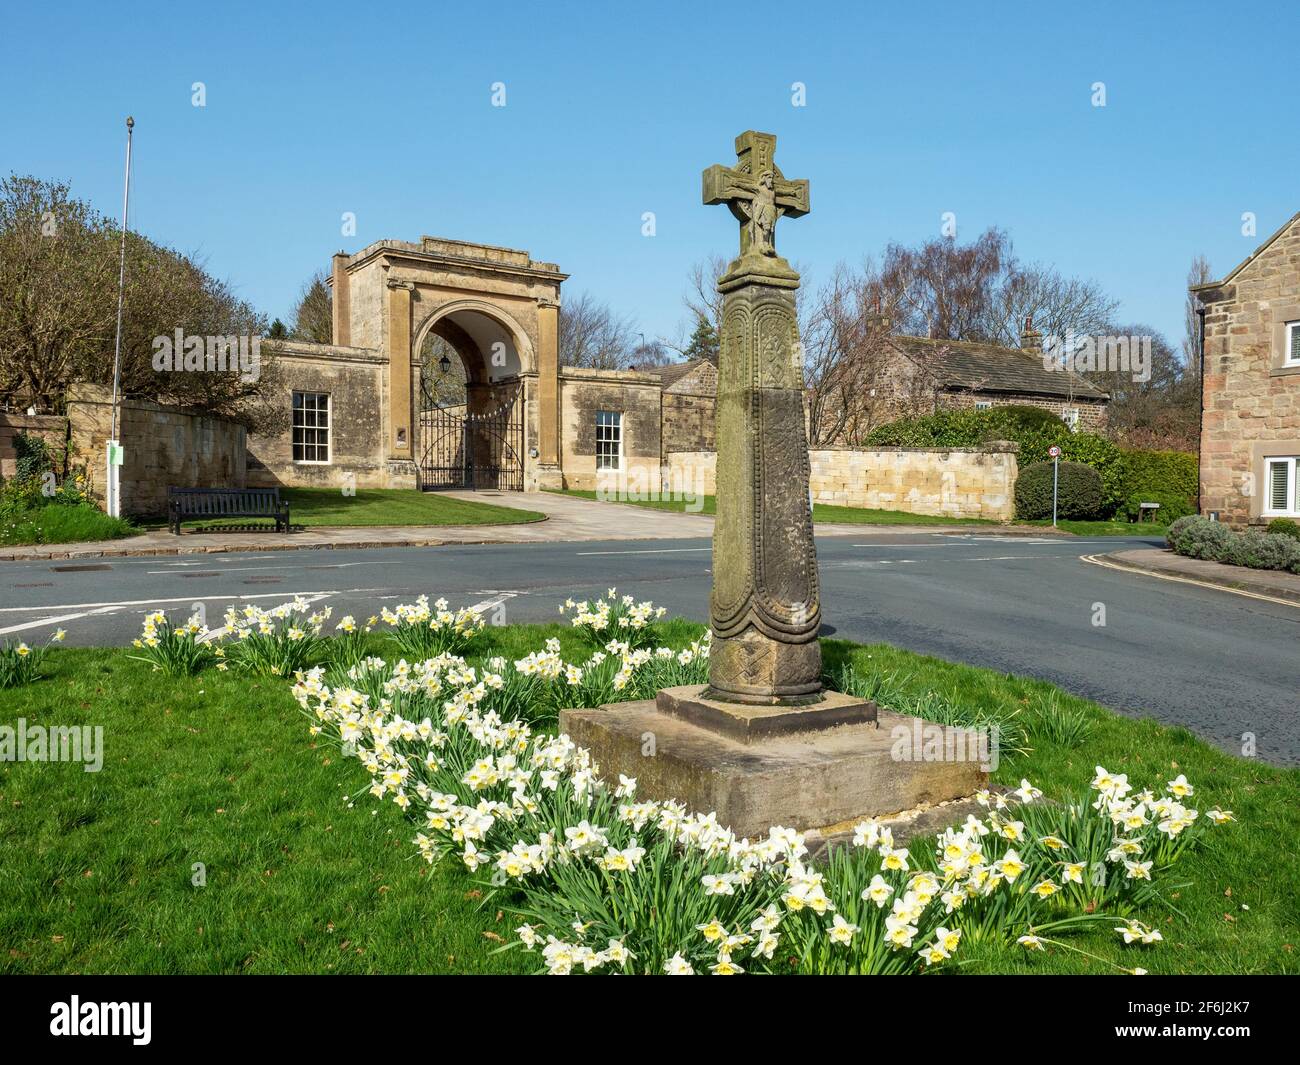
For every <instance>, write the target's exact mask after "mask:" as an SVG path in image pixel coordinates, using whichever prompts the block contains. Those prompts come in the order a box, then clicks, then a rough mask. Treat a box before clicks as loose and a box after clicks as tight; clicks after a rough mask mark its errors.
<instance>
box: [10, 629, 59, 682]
mask: <svg viewBox="0 0 1300 1065" xmlns="http://www.w3.org/2000/svg"><path fill="white" fill-rule="evenodd" d="M66 635H67V634H66V633H65V632H64V631H63V630H62V629H59V630H58V631H56V632H55V633H54V635H53V636H51V637H50V641H49V642H50V643H51V644H54V643H62V642H63V637H64V636H66ZM48 646H49V644H47V645H46V646H45V647H32V646H30V645H29V644H27V643H24V642H23V641H22V640H19V641H18V642H17V643H9V642H8V641H5V643H4V644H0V688H17V687H20V686H22V685H24V684H31V683H32V682H33V681H34V680H36V679H37V678H38V677H40V675H41V659H42V658H44V657H45V651H46V649H47V648H48Z"/></svg>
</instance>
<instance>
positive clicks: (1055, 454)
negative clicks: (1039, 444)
mask: <svg viewBox="0 0 1300 1065" xmlns="http://www.w3.org/2000/svg"><path fill="white" fill-rule="evenodd" d="M1047 453H1048V454H1049V455H1051V456H1052V458H1054V459H1059V458H1060V457H1061V449H1060V448H1059V447H1057V446H1056V445H1055V444H1053V445H1052V446H1051V447H1049V448H1048V449H1047Z"/></svg>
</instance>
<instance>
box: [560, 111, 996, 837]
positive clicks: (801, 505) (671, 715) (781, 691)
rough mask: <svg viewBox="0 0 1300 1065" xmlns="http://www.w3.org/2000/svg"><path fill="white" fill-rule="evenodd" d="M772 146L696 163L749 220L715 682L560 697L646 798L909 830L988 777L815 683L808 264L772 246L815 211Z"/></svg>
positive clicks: (734, 334)
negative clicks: (804, 342) (802, 292)
mask: <svg viewBox="0 0 1300 1065" xmlns="http://www.w3.org/2000/svg"><path fill="white" fill-rule="evenodd" d="M775 149H776V138H775V137H773V136H772V135H771V134H770V133H755V132H753V131H752V130H751V131H750V132H747V133H742V134H741V135H740V136H739V137H737V138H736V156H737V160H736V165H735V167H722V166H711V167H709V168H708V169H707V170H706V171H704V202H705V203H706V204H717V203H725V204H726V205H727V206H728V207H729V208H730V209H731V213H732V214H734V215H735V216H736V218H737V220H738V221H739V222H740V224H741V228H740V255H739V256H738V257H737V258H736V259H735V260H733V261H732V262H731V264H730V265H729V266H728V267H727V272H726V273H725V274H723V276H722V277H721V278H719V279H718V290H719V291H720V292H721V293H722V294H723V305H722V323H721V333H722V336H721V340H722V348H721V352H720V354H719V358H718V364H719V365H718V399H717V408H716V409H717V426H716V437H717V463H718V474H717V482H718V487H717V500H718V506H717V519H716V522H715V524H714V529H713V595H712V600H711V607H710V612H711V623H712V628H713V648H712V651H711V652H710V660H709V683H708V684H707V685H702V684H698V685H687V686H682V687H675V688H665V689H663V690H662V691H659V692H657V693H656V695H655V698H654V699H639V700H634V701H630V702H623V703H612V704H610V705H608V706H602V707H601V708H600V709H598V710H580V709H573V710H563V711H561V712H560V728H561V730H562V731H564V732H566V733H567V734H568V735H569V736H570V737H572V739H573V740H574V741H575V742H577V743H579V744H581V745H583V746H584V747H587V748H588V749H589V750H590V751H591V753H592V756H593V757H594V759H595V760H596V763H597V764H598V765H599V767H600V773H601V776H602V777H603V778H604V779H605V780H607V781H608V780H616V779H617V778H618V774H623V775H626V776H629V777H636V778H637V780H638V782H639V783H638V792H637V794H638V795H639V796H643V797H645V798H651V799H679V800H681V801H683V802H685V803H686V805H687V806H688V807H689V808H690V809H692V810H697V811H701V812H708V811H710V810H712V811H714V812H716V813H717V815H718V820H719V821H720V822H721V823H722V824H725V825H728V826H729V827H730V828H731V829H732V830H733V831H735V832H736V833H737V834H739V835H763V834H765V833H766V832H767V830H768V828H769V827H770V826H771V825H778V824H779V825H788V826H792V827H795V828H798V829H800V830H805V829H815V830H819V831H822V832H823V834H824V836H826V837H827V838H832V837H835V835H836V833H837V832H839V831H842V830H843V827H844V825H846V824H850V823H852V822H853V821H855V820H860V819H861V818H863V817H867V816H876V815H897V816H898V817H899V819H900V820H899V826H900V832H903V831H905V827H904V826H908V825H911V826H913V827H915V825H916V824H919V823H920V822H919V821H917V820H916V817H915V816H913V815H914V814H916V815H918V816H919V815H920V812H921V811H922V810H923V808H928V807H929V806H931V805H935V804H940V803H947V802H949V801H951V800H953V799H957V798H959V797H962V796H969V795H970V794H971V793H972V792H974V791H975V790H976V789H977V788H979V787H981V786H983V784H984V783H985V782H986V781H987V779H988V777H987V773H986V771H985V769H984V768H983V767H982V766H981V765H980V764H977V763H974V762H971V761H969V760H965V761H951V760H927V759H923V758H919V757H917V756H915V755H912V754H908V753H907V750H911V749H912V748H908V749H907V750H905V749H904V747H903V745H902V740H901V739H900V736H901V737H902V738H903V739H906V737H908V736H911V735H913V734H915V735H921V731H920V730H922V729H923V728H929V729H931V730H938V736H937V740H938V741H940V742H941V743H946V742H948V741H949V740H955V739H957V738H958V737H957V735H956V734H957V732H958V731H959V730H955V729H952V728H950V727H948V726H941V725H928V724H927V723H925V722H922V721H920V720H919V719H916V718H909V717H903V716H901V715H898V714H892V713H890V712H888V711H886V710H878V708H877V707H876V705H875V703H872V702H870V701H867V700H864V699H857V698H854V697H853V696H850V695H846V694H844V693H842V692H836V691H831V690H828V689H824V688H823V687H822V680H821V650H820V648H819V647H818V644H817V631H818V629H819V628H820V625H821V596H820V594H819V588H818V579H817V552H816V549H815V547H814V546H813V531H812V514H811V513H810V509H809V506H808V441H807V437H806V432H805V429H804V397H803V361H802V358H801V352H800V347H799V327H798V320H797V317H796V315H795V303H794V293H795V290H796V289H797V288H798V287H799V275H798V274H797V273H795V271H794V270H793V269H791V267H790V264H789V263H788V262H786V261H785V259H783V258H782V257H781V256H780V255H779V254H777V248H776V224H777V222H778V221H779V220H780V218H781V217H782V216H783V215H790V216H798V215H802V214H807V213H808V182H806V181H787V180H786V179H785V177H784V176H783V175H782V173H781V171H780V170H778V169H777V166H776V163H775V161H774V160H773V155H774V153H775ZM914 746H915V745H914ZM957 811H961V813H960V814H959V815H957ZM965 812H966V811H965V808H964V807H961V806H960V805H954V806H952V807H950V808H948V809H947V811H946V814H952V815H957V816H959V817H960V816H964V814H965Z"/></svg>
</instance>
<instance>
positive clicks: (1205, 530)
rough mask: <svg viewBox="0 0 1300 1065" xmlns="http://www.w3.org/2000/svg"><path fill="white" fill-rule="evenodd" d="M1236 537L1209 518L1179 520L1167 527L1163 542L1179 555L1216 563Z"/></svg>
mask: <svg viewBox="0 0 1300 1065" xmlns="http://www.w3.org/2000/svg"><path fill="white" fill-rule="evenodd" d="M1235 535H1236V533H1234V532H1233V531H1232V530H1231V529H1229V528H1228V527H1227V526H1226V525H1224V524H1222V523H1221V522H1217V521H1211V520H1210V519H1209V518H1202V517H1187V518H1179V519H1178V520H1177V521H1176V522H1174V523H1173V524H1172V525H1170V526H1169V531H1168V532H1167V533H1166V534H1165V542H1166V543H1167V544H1168V545H1169V546H1170V548H1172V549H1173V550H1174V551H1176V552H1177V553H1178V554H1180V555H1186V556H1187V557H1188V558H1205V559H1209V560H1210V561H1212V562H1217V561H1219V559H1220V556H1221V555H1223V554H1224V552H1225V551H1226V550H1227V548H1228V545H1229V544H1230V543H1231V542H1232V538H1233V537H1234V536H1235Z"/></svg>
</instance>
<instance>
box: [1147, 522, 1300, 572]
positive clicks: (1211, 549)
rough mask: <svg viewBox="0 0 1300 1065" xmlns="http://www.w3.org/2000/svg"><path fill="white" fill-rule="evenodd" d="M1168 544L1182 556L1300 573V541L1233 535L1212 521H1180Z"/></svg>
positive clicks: (1271, 535)
mask: <svg viewBox="0 0 1300 1065" xmlns="http://www.w3.org/2000/svg"><path fill="white" fill-rule="evenodd" d="M1165 542H1166V543H1168V545H1169V547H1170V548H1171V549H1172V550H1174V551H1175V552H1177V553H1178V554H1180V555H1186V556H1187V557H1189V558H1204V559H1209V560H1210V561H1211V562H1224V563H1227V564H1228V565H1230V566H1248V567H1250V568H1251V569H1272V570H1290V571H1291V572H1292V573H1300V540H1297V539H1295V538H1294V537H1292V536H1288V535H1286V534H1279V533H1266V532H1258V531H1256V530H1254V529H1251V530H1248V531H1247V532H1241V533H1239V532H1233V531H1232V530H1231V529H1229V528H1228V527H1227V526H1226V525H1223V524H1221V523H1220V522H1217V521H1210V519H1209V518H1201V517H1187V518H1179V519H1178V521H1176V522H1174V523H1173V524H1172V525H1171V526H1169V532H1168V533H1167V534H1166V536H1165Z"/></svg>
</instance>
